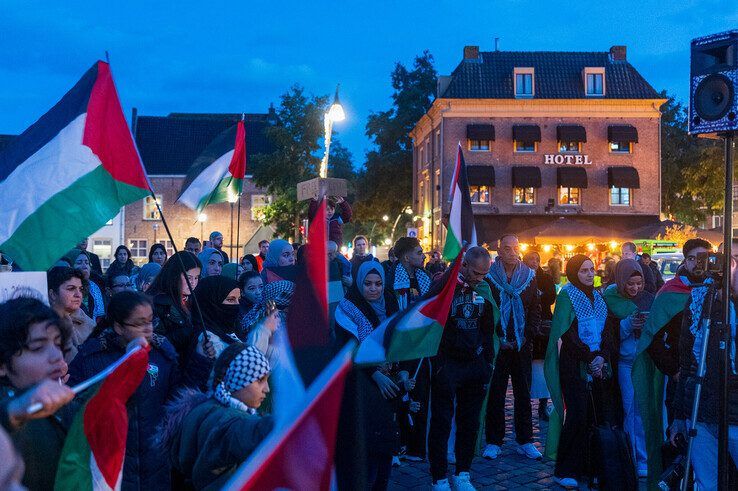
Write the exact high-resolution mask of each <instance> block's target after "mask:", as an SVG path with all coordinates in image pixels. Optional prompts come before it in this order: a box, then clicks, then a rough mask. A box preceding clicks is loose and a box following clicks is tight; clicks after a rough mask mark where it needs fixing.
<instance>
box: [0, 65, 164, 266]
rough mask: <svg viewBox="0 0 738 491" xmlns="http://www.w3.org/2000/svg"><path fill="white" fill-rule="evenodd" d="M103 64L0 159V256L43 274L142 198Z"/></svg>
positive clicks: (140, 174)
mask: <svg viewBox="0 0 738 491" xmlns="http://www.w3.org/2000/svg"><path fill="white" fill-rule="evenodd" d="M149 189H150V185H149V181H148V178H147V177H146V172H145V171H144V168H143V165H142V164H141V159H140V157H139V155H138V151H137V150H136V146H135V144H134V142H133V137H132V136H131V132H130V130H129V129H128V125H127V124H126V120H125V117H124V115H123V110H122V109H121V105H120V101H119V100H118V94H117V92H116V89H115V85H114V83H113V77H112V75H111V73H110V66H109V65H108V64H107V63H104V62H102V61H98V62H97V63H95V64H94V65H93V66H92V68H90V69H89V70H88V71H87V73H85V74H84V76H83V77H82V78H81V79H80V80H79V82H77V84H76V85H75V86H74V87H73V88H72V89H71V90H70V91H69V92H67V93H66V94H65V95H64V97H62V99H61V100H60V101H59V102H58V103H57V104H56V105H55V106H54V107H53V108H52V109H51V110H49V112H47V113H46V114H44V115H43V116H41V118H40V119H39V120H38V121H36V122H35V123H34V124H33V125H32V126H31V127H30V128H28V129H27V130H26V131H24V132H23V134H21V135H20V136H18V137H17V138H16V139H14V140H13V142H12V143H11V144H10V145H9V146H8V147H7V148H6V149H5V150H4V151H3V152H2V153H0V195H2V197H3V200H4V202H5V203H6V204H7V203H12V206H3V207H2V209H0V250H2V251H3V253H5V254H7V255H8V256H10V257H11V258H12V259H13V260H14V261H15V262H16V263H18V264H19V265H20V266H21V267H22V268H23V269H24V270H29V271H30V270H36V271H43V270H46V269H48V268H49V267H50V266H51V265H52V264H54V262H55V261H56V260H57V259H59V257H61V256H62V255H63V254H64V253H65V252H66V251H67V250H69V249H70V248H71V247H72V246H73V245H74V244H76V243H77V242H79V240H80V238H82V237H87V236H88V235H90V234H91V233H93V232H94V231H96V230H98V229H99V228H100V227H102V226H103V225H105V223H106V222H107V221H108V220H110V219H111V218H113V217H114V216H115V215H117V214H118V213H119V212H120V209H121V207H122V206H124V205H126V204H128V203H132V202H134V201H136V200H139V199H142V198H143V197H144V196H146V195H148V194H149V193H150V191H149Z"/></svg>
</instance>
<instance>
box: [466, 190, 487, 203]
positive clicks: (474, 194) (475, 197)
mask: <svg viewBox="0 0 738 491" xmlns="http://www.w3.org/2000/svg"><path fill="white" fill-rule="evenodd" d="M469 196H470V197H471V202H472V203H489V187H488V186H469Z"/></svg>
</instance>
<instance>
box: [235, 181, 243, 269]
mask: <svg viewBox="0 0 738 491" xmlns="http://www.w3.org/2000/svg"><path fill="white" fill-rule="evenodd" d="M241 252H243V251H242V250H241V193H239V194H238V216H236V262H237V263H238V262H240V261H241Z"/></svg>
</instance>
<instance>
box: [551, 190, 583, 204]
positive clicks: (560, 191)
mask: <svg viewBox="0 0 738 491" xmlns="http://www.w3.org/2000/svg"><path fill="white" fill-rule="evenodd" d="M563 189H566V190H567V196H568V197H569V198H568V199H569V201H571V194H572V193H571V192H572V190H574V189H575V190H576V191H577V196H578V203H562V202H561V195H562V190H563ZM556 191H557V199H556V204H557V205H558V206H581V205H582V188H577V187H570V186H559V187H557V188H556Z"/></svg>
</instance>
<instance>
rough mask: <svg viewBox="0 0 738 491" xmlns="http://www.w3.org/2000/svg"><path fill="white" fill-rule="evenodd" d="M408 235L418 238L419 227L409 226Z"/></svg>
mask: <svg viewBox="0 0 738 491" xmlns="http://www.w3.org/2000/svg"><path fill="white" fill-rule="evenodd" d="M407 236H408V237H413V238H416V239H417V238H418V229H417V228H414V227H408V228H407Z"/></svg>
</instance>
